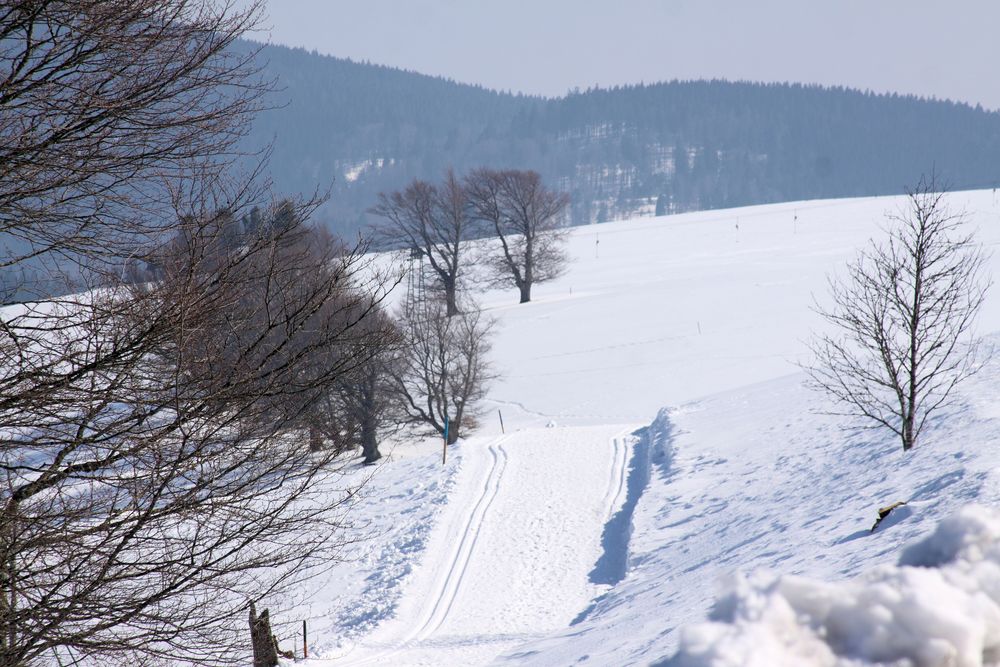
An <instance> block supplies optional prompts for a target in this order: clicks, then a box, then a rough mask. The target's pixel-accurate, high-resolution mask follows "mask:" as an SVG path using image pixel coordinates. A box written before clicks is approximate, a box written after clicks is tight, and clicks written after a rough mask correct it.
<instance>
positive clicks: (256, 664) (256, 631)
mask: <svg viewBox="0 0 1000 667" xmlns="http://www.w3.org/2000/svg"><path fill="white" fill-rule="evenodd" d="M250 643H251V645H252V646H253V667H278V642H277V640H275V638H274V633H272V632H271V617H270V615H269V614H268V613H267V609H265V610H264V611H262V612H261V613H260V616H258V615H257V608H256V607H255V606H254V604H253V602H251V603H250Z"/></svg>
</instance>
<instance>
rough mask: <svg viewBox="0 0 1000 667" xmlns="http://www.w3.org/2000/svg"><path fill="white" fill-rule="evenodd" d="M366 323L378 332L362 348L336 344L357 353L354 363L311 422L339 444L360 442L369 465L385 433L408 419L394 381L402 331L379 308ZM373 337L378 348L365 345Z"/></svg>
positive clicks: (365, 342)
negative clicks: (352, 367)
mask: <svg viewBox="0 0 1000 667" xmlns="http://www.w3.org/2000/svg"><path fill="white" fill-rule="evenodd" d="M362 326H364V327H367V328H368V329H370V330H372V333H373V334H376V335H373V336H372V337H371V338H370V339H362V340H360V341H358V342H359V345H360V347H359V348H358V349H353V348H352V347H351V346H350V345H346V346H342V347H341V348H340V349H338V350H337V353H338V354H344V353H346V354H350V355H351V356H353V357H354V358H355V360H356V367H355V368H354V369H353V370H352V371H351V372H350V373H343V374H341V376H340V378H339V379H338V381H337V383H336V385H335V386H334V387H333V389H332V391H331V392H329V393H328V394H326V395H325V396H324V397H322V399H321V402H320V405H319V409H318V410H316V411H315V412H314V413H313V414H312V415H311V420H310V425H311V426H312V427H313V428H315V429H316V431H317V432H318V433H320V434H322V435H323V436H324V437H325V438H327V439H328V440H329V441H331V442H333V443H334V446H335V447H337V448H339V449H341V450H345V449H353V448H354V447H360V448H361V453H362V456H363V457H364V461H363V462H364V464H365V465H368V464H371V463H375V462H376V461H378V460H379V459H381V458H382V453H381V452H380V451H379V444H380V440H381V438H382V437H383V436H384V435H385V434H387V433H391V432H393V431H396V430H397V429H398V428H399V427H400V426H401V425H402V424H403V423H404V422H405V421H406V415H405V413H404V411H403V410H402V406H401V403H400V401H399V395H398V392H396V391H395V385H394V383H393V381H392V377H393V365H394V364H395V363H397V360H398V358H399V348H400V345H401V343H402V337H401V334H400V332H399V331H398V329H397V328H396V325H395V323H394V322H392V321H391V320H390V318H389V317H388V315H386V314H384V313H383V312H382V311H381V310H379V311H378V312H376V313H373V314H371V315H370V316H369V317H368V318H367V320H366V321H365V322H363V323H362ZM372 343H375V344H377V347H376V349H373V350H366V349H364V347H363V346H364V345H371V344H372Z"/></svg>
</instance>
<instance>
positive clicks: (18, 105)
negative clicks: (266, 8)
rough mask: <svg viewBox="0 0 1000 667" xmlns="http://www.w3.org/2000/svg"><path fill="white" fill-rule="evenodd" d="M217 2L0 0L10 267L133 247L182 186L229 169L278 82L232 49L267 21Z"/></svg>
mask: <svg viewBox="0 0 1000 667" xmlns="http://www.w3.org/2000/svg"><path fill="white" fill-rule="evenodd" d="M246 7H247V8H246V9H244V10H241V11H236V10H234V8H233V7H232V3H227V2H223V3H221V6H220V3H219V2H215V1H213V0H135V1H134V2H127V3H125V2H102V1H101V0H71V1H69V2H67V1H65V0H39V1H38V2H9V3H4V4H3V6H2V7H0V244H2V246H3V248H4V253H3V259H2V260H0V268H4V267H10V266H17V265H20V264H22V263H23V262H24V261H25V260H26V259H30V258H34V259H35V260H36V263H37V262H42V261H48V262H50V263H51V262H54V261H56V260H57V259H58V260H62V261H65V260H67V259H71V260H72V259H75V260H79V261H86V262H88V263H93V262H95V261H97V260H98V259H102V258H107V257H108V256H109V255H116V256H128V255H129V254H130V253H131V252H132V251H133V250H134V249H135V247H136V246H137V244H138V243H139V241H141V240H143V238H144V237H145V236H147V235H155V234H157V233H158V232H159V231H160V230H161V228H162V227H161V224H160V221H162V220H163V219H165V218H169V217H170V216H172V215H173V197H172V193H173V191H174V188H173V184H174V183H175V182H176V180H177V178H178V177H180V176H181V175H182V174H183V173H184V172H186V171H189V170H191V169H192V166H193V165H197V169H198V170H199V171H200V172H201V173H202V175H203V176H205V177H208V176H210V175H217V174H219V173H221V172H222V171H223V170H224V169H225V168H226V167H227V165H228V163H229V162H230V159H231V158H232V156H233V155H234V153H235V147H236V142H237V140H238V139H239V137H240V135H241V133H242V132H243V131H244V130H245V128H246V127H247V125H248V124H249V121H250V119H251V116H252V114H253V113H254V112H255V111H256V110H257V109H258V108H260V106H261V103H262V100H263V95H264V93H265V92H266V88H265V87H264V86H263V85H262V83H261V81H260V80H259V76H258V74H257V72H256V70H255V69H254V66H253V54H252V53H247V52H245V51H238V50H233V49H232V48H231V47H232V45H233V43H234V42H235V40H237V39H238V38H239V37H240V36H241V35H243V34H245V33H246V32H247V30H249V29H251V28H252V27H253V26H254V24H255V23H256V22H257V20H258V19H259V16H260V13H261V8H260V3H257V2H250V3H247V4H246Z"/></svg>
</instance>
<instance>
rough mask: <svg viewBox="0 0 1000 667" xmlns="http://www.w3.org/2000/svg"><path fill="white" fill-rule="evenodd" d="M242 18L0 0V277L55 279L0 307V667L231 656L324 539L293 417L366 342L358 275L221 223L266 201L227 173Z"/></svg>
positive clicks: (278, 212)
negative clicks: (3, 273)
mask: <svg viewBox="0 0 1000 667" xmlns="http://www.w3.org/2000/svg"><path fill="white" fill-rule="evenodd" d="M258 15H259V8H258V6H257V5H256V3H250V6H249V8H248V9H246V10H242V11H240V10H235V9H234V6H233V5H232V4H231V3H228V2H221V3H217V2H213V1H212V0H132V1H130V2H106V1H104V0H58V1H57V0H38V1H37V2H15V3H6V4H4V5H3V6H2V7H0V245H2V246H3V248H4V252H3V253H2V257H3V259H2V260H0V265H2V266H0V268H7V269H10V270H11V271H13V272H15V274H16V275H19V276H28V275H31V274H33V272H38V273H40V274H42V276H43V279H44V280H45V281H52V280H54V279H55V278H54V277H53V276H54V275H56V274H57V273H58V272H62V271H64V270H65V271H66V272H67V273H68V274H69V276H68V278H67V282H66V285H65V286H64V289H62V290H53V289H50V288H49V286H48V285H46V286H45V287H43V288H39V287H37V286H36V287H32V286H31V285H25V284H23V282H22V283H21V284H19V285H18V292H19V294H20V295H21V297H20V298H22V299H23V298H25V296H24V295H29V297H31V299H30V300H28V301H26V302H25V303H22V304H20V305H17V306H9V307H7V308H6V309H4V310H3V311H2V313H0V666H3V667H13V666H15V665H17V666H21V665H32V664H51V663H59V664H100V665H107V664H129V665H132V664H147V663H152V662H156V661H159V660H164V661H187V662H188V663H191V664H216V663H219V664H222V663H245V662H246V657H247V655H248V654H249V650H250V646H249V641H248V637H247V636H246V634H247V633H246V627H245V623H246V620H245V619H246V613H247V611H248V610H249V606H250V603H251V602H254V601H258V602H259V601H261V600H262V599H267V600H268V601H269V604H270V606H271V607H272V608H273V607H274V606H275V603H276V602H277V603H280V598H276V597H275V595H276V594H278V593H280V592H281V591H284V590H287V587H288V586H289V585H291V584H293V583H294V582H296V581H298V580H300V579H301V578H303V577H305V576H308V575H309V574H310V573H311V572H314V571H315V570H314V568H315V567H317V566H321V565H322V564H323V563H326V562H329V559H330V558H333V557H335V555H336V550H337V547H338V546H339V545H340V544H343V542H344V540H345V539H346V538H345V534H344V532H343V531H342V530H341V527H342V526H343V523H344V517H343V514H342V511H341V510H342V509H343V507H344V506H343V505H342V503H343V502H344V501H345V500H346V499H348V498H349V497H350V494H351V489H344V488H343V487H342V486H341V485H340V483H339V482H338V480H339V477H338V465H337V461H336V460H335V459H334V452H333V451H325V450H321V451H315V450H312V449H310V447H308V444H307V440H308V435H307V434H308V428H307V426H306V425H307V424H308V416H309V415H310V414H311V412H312V411H314V410H315V409H316V406H317V405H318V402H319V400H320V398H321V397H322V396H324V395H326V394H327V393H328V392H329V391H330V390H331V387H333V386H334V385H335V384H336V382H337V380H338V379H339V378H341V377H342V376H343V375H345V374H350V373H352V372H354V371H355V370H356V369H357V368H358V367H359V366H360V365H362V364H364V363H365V362H366V361H367V359H368V358H369V356H370V355H374V354H375V351H376V350H378V349H380V345H379V343H378V336H379V335H380V333H379V332H380V331H381V328H380V327H370V326H367V325H365V324H364V323H366V322H368V321H369V320H368V317H369V316H370V314H371V313H373V312H375V311H377V308H378V303H379V300H380V298H381V295H382V292H381V291H380V289H379V285H378V284H375V285H365V284H361V282H360V281H361V278H360V276H362V275H371V274H370V273H368V272H365V271H361V270H360V269H361V264H362V262H363V261H364V260H363V259H362V256H363V250H364V249H363V248H345V247H343V246H342V245H339V244H336V243H330V242H325V241H323V240H322V239H321V238H319V237H317V236H314V235H312V234H313V233H312V232H309V231H308V230H306V229H304V228H303V227H302V225H301V224H289V225H284V224H281V225H271V228H270V229H269V230H268V231H267V232H266V233H260V234H244V235H243V236H242V237H240V236H239V235H236V237H234V231H235V220H238V219H240V217H241V214H242V213H244V212H245V211H246V210H247V209H248V208H250V206H252V204H254V203H258V204H265V202H264V201H263V200H262V199H261V198H260V197H259V189H258V188H257V187H255V186H254V185H253V183H254V181H253V180H252V176H253V175H252V174H250V175H247V176H246V178H244V177H233V178H228V177H226V174H227V173H228V172H227V168H228V167H229V163H230V161H231V159H232V157H233V155H234V151H235V146H236V143H235V142H236V141H237V139H238V138H239V136H240V132H241V130H242V128H243V127H245V126H246V124H247V123H248V122H249V120H250V115H251V114H252V112H253V111H254V110H255V109H256V108H257V107H258V106H259V103H260V100H261V95H262V94H263V93H264V92H265V88H264V87H262V86H261V85H260V84H259V82H256V81H255V73H254V71H253V68H252V66H251V58H252V54H249V55H247V54H246V53H245V51H243V50H239V49H236V50H234V49H232V48H231V47H232V46H233V43H234V41H235V40H236V39H237V38H239V37H240V36H241V35H243V34H244V33H245V32H246V31H247V30H248V29H250V28H251V27H252V26H253V25H254V22H255V20H256V18H257V16H258ZM309 208H310V206H309V203H308V202H307V203H300V204H299V205H296V204H290V203H279V204H273V205H271V210H270V211H269V212H267V213H266V214H263V215H262V214H261V213H260V209H258V214H257V215H256V218H257V219H258V221H260V220H262V219H270V220H278V219H280V220H288V219H290V218H289V217H288V215H287V214H290V213H292V212H293V210H294V212H295V213H296V215H295V216H293V218H292V219H297V220H298V221H299V222H301V219H302V218H303V217H304V215H305V214H306V213H308V209H309ZM251 217H254V216H251ZM138 262H143V263H144V264H145V265H146V266H148V267H150V269H149V271H145V272H143V273H142V274H140V273H139V272H137V271H135V270H133V269H131V268H130V267H132V266H135V264H136V263H138ZM67 265H73V266H75V268H74V269H72V270H71V271H70V270H66V269H65V267H66V266H67ZM129 274H131V275H129ZM9 275H10V274H9ZM374 280H375V282H376V283H378V278H377V276H376V278H375V279H374ZM70 289H72V290H76V291H75V292H71V291H68V290H70ZM53 293H55V294H59V293H62V294H75V296H72V295H71V296H55V297H53V296H48V295H49V294H53ZM338 351H339V353H338ZM269 596H270V597H269Z"/></svg>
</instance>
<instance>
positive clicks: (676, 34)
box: [259, 0, 1000, 109]
mask: <svg viewBox="0 0 1000 667" xmlns="http://www.w3.org/2000/svg"><path fill="white" fill-rule="evenodd" d="M268 13H269V16H268V18H267V20H266V23H267V24H268V26H269V27H270V40H271V41H273V42H275V43H278V44H286V45H290V46H304V47H306V48H309V49H316V50H317V51H319V52H321V53H327V54H330V55H336V56H343V57H350V58H353V59H355V60H370V61H372V62H375V63H381V64H386V65H393V66H396V67H403V68H406V69H411V70H416V71H418V72H423V73H426V74H436V75H442V76H447V77H450V78H453V79H456V80H458V81H463V82H469V83H480V84H483V85H485V86H488V87H491V88H499V89H504V90H507V89H509V90H512V91H522V92H527V93H539V94H544V95H561V94H564V93H565V92H566V91H567V90H569V89H571V88H574V87H580V88H586V87H588V86H591V85H595V84H599V85H602V86H608V85H614V84H618V83H635V82H639V81H646V82H652V81H660V80H664V79H674V78H679V79H691V78H712V77H716V78H726V79H751V80H764V81H800V82H814V83H823V84H839V85H847V86H852V87H857V88H870V89H872V90H878V91H898V92H905V93H916V94H920V95H925V96H930V95H934V96H937V97H939V98H951V99H955V100H962V101H966V102H971V103H981V104H982V105H983V106H986V107H989V108H994V109H997V108H1000V1H998V0H957V1H948V0H604V1H601V0H493V1H490V2H486V1H480V0H268ZM259 37H260V38H263V39H266V38H267V33H264V34H263V35H259Z"/></svg>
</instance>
